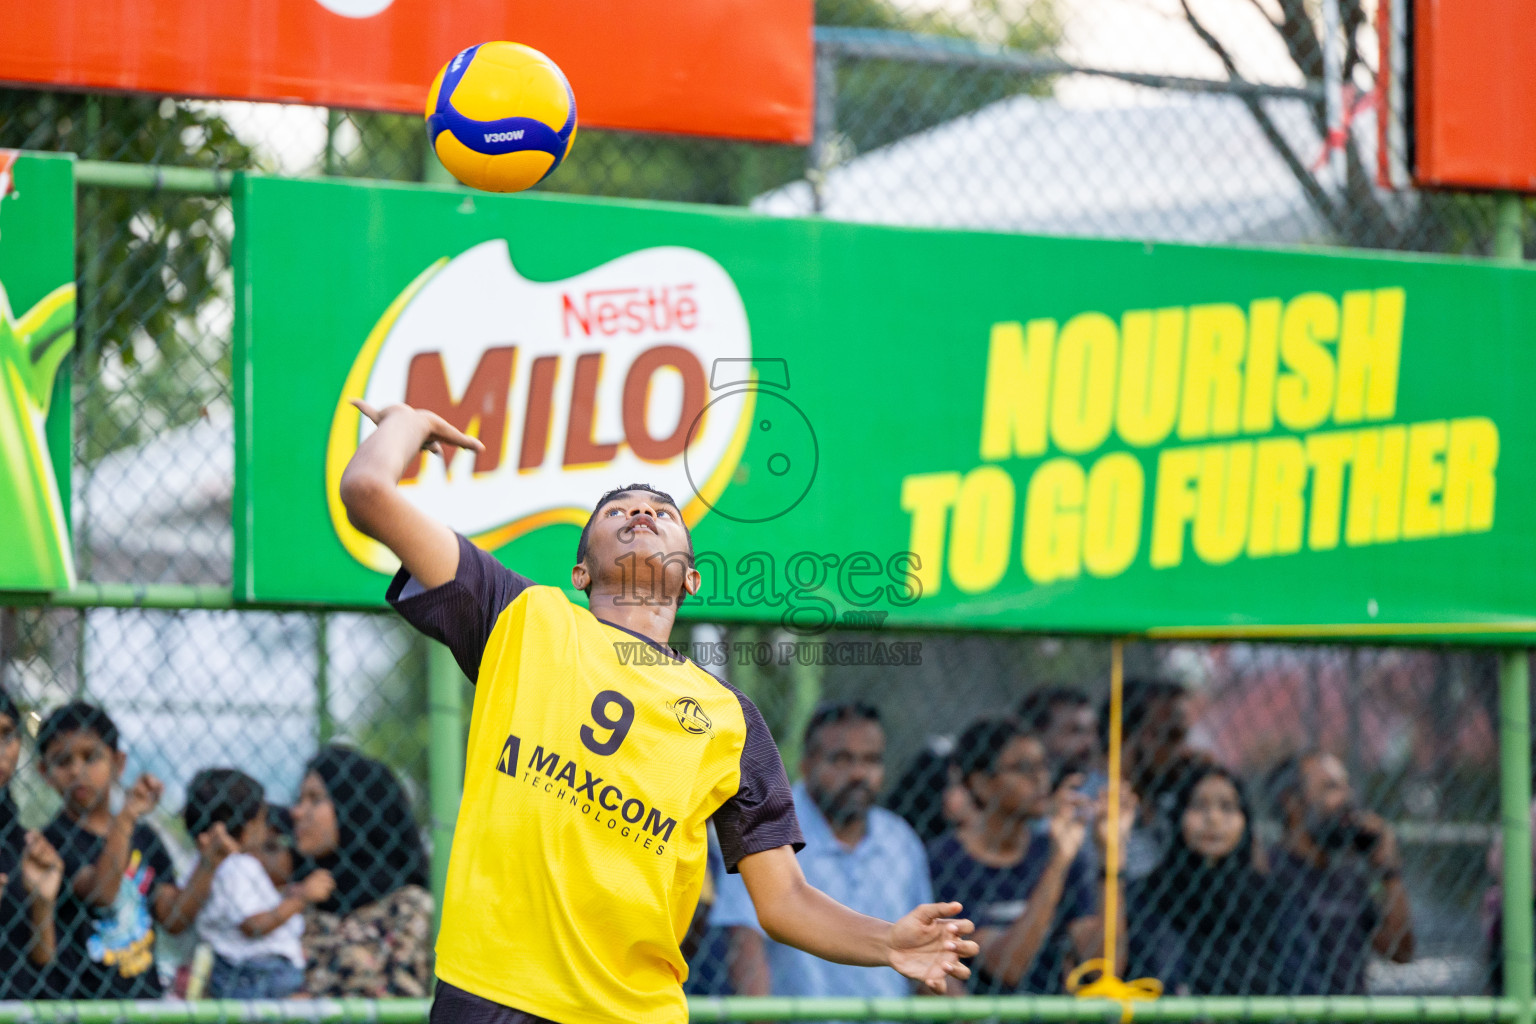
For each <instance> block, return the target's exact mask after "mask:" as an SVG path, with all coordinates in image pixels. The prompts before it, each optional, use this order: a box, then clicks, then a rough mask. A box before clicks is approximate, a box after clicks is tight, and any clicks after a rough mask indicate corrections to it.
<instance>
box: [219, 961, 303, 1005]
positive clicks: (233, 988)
mask: <svg viewBox="0 0 1536 1024" xmlns="http://www.w3.org/2000/svg"><path fill="white" fill-rule="evenodd" d="M303 987H304V971H303V969H302V968H299V967H295V966H294V965H293V962H292V961H291V960H289V959H288V958H287V957H281V956H259V957H256V958H255V959H252V960H241V961H240V962H239V963H236V962H234V961H231V960H226V959H224V958H223V957H221V956H215V957H214V958H213V970H212V971H211V972H210V973H209V975H208V995H209V996H210V997H212V998H214V999H286V998H288V997H289V996H291V995H293V994H294V993H295V992H297V991H299V989H301V988H303Z"/></svg>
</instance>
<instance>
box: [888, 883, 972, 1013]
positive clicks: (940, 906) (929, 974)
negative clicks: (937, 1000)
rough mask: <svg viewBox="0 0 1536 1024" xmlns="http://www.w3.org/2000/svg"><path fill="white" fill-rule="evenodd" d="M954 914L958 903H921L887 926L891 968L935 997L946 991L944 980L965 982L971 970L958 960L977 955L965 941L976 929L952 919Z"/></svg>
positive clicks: (961, 920) (969, 943) (957, 909)
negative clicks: (889, 934) (920, 983)
mask: <svg viewBox="0 0 1536 1024" xmlns="http://www.w3.org/2000/svg"><path fill="white" fill-rule="evenodd" d="M958 913H960V904H958V903H924V904H922V905H921V906H919V907H916V908H914V909H913V910H912V912H911V913H909V914H907V915H906V916H905V917H903V918H902V919H901V920H899V921H897V922H896V923H895V924H893V925H891V937H890V943H891V966H892V967H894V968H895V969H896V971H897V972H898V973H899V974H902V975H905V976H906V977H908V978H911V979H913V980H914V981H920V982H922V983H923V984H924V985H926V986H928V988H929V989H931V990H932V991H934V992H936V993H938V994H939V995H943V994H944V992H945V990H946V988H947V985H946V983H945V979H947V978H959V979H960V980H962V981H964V980H965V979H966V978H969V977H970V976H971V969H970V968H969V967H967V966H965V964H962V963H961V962H960V958H961V957H968V956H975V955H976V954H977V952H978V951H979V947H977V945H976V943H974V942H972V941H971V940H970V939H968V938H966V937H965V936H967V935H969V934H971V932H973V931H975V930H976V926H975V925H973V924H972V923H971V922H969V921H966V920H963V919H960V918H957V917H955V915H956V914H958Z"/></svg>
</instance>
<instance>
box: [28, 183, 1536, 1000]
mask: <svg viewBox="0 0 1536 1024" xmlns="http://www.w3.org/2000/svg"><path fill="white" fill-rule="evenodd" d="M429 164H430V162H429ZM75 181H76V184H77V186H81V185H83V186H87V187H105V188H124V189H146V190H150V191H167V192H186V193H194V194H210V195H225V194H228V193H229V191H230V186H231V184H232V183H233V181H234V174H233V173H232V172H229V171H217V170H202V169H196V168H181V167H159V166H148V165H141V164H127V163H114V162H110V161H102V160H77V161H76V163H75ZM1523 238H1524V215H1523V208H1522V201H1521V198H1520V197H1519V196H1518V195H1517V194H1515V193H1505V194H1502V195H1500V197H1499V202H1498V210H1497V222H1496V225H1495V232H1494V253H1495V258H1497V259H1500V260H1505V261H1513V262H1519V261H1520V260H1521V259H1522V258H1523ZM7 605H8V606H44V607H55V608H79V609H85V608H149V609H159V610H168V611H171V610H176V611H219V610H224V611H231V610H243V611H253V610H268V611H307V612H311V613H315V612H320V613H321V614H319V615H317V623H318V625H317V630H316V635H317V641H318V645H319V651H318V655H319V663H320V665H321V669H320V671H319V672H318V674H317V675H318V677H317V679H316V685H317V688H318V689H319V690H320V692H322V693H323V692H324V689H325V687H326V686H327V679H326V675H327V674H326V670H325V668H324V666H325V664H326V659H327V654H326V651H325V648H324V644H325V635H326V631H325V628H324V625H323V623H324V614H323V612H324V611H329V610H342V609H316V608H314V607H312V606H299V605H262V604H250V603H245V602H240V601H237V600H236V599H235V595H234V593H233V591H232V590H231V589H229V588H225V587H219V586H198V585H184V584H121V583H85V584H81V585H79V586H77V587H75V588H74V589H72V590H69V591H64V592H57V593H52V594H21V593H5V592H0V606H7ZM358 610H368V611H377V609H358ZM1191 639H1194V638H1193V637H1191ZM1221 639H1224V640H1233V639H1241V638H1239V637H1233V636H1223V637H1221ZM1335 639H1336V638H1335ZM1499 657H1500V671H1499V778H1500V783H1499V809H1500V810H1499V813H1500V825H1501V834H1502V838H1503V843H1504V874H1503V878H1502V884H1503V929H1504V930H1503V941H1504V994H1503V996H1502V997H1495V996H1466V997H1461V996H1454V997H1452V996H1444V997H1442V996H1423V997H1418V996H1330V997H1321V996H1320V997H1267V996H1233V997H1191V996H1168V997H1164V998H1161V999H1157V1000H1152V1001H1143V1002H1137V1003H1135V1004H1124V1005H1122V1004H1120V1003H1118V1002H1113V1001H1109V1000H1102V999H1074V998H1071V997H1068V996H971V997H968V998H965V999H924V998H908V999H841V998H819V999H811V998H777V997H767V998H762V997H748V996H730V997H706V998H693V999H691V1000H690V1001H689V1016H690V1018H691V1019H692V1020H695V1021H754V1020H761V1021H769V1020H773V1021H788V1020H867V1021H868V1020H923V1021H948V1020H975V1019H979V1018H990V1019H999V1020H1040V1021H1079V1020H1081V1021H1100V1020H1102V1021H1106V1022H1110V1021H1115V1020H1126V1019H1130V1018H1131V1017H1132V1016H1134V1018H1136V1019H1139V1020H1142V1021H1168V1022H1183V1021H1197V1020H1223V1019H1225V1020H1243V1021H1287V1020H1308V1021H1339V1022H1352V1021H1392V1022H1399V1021H1400V1022H1409V1021H1425V1022H1429V1021H1435V1022H1460V1021H1468V1022H1470V1021H1508V1022H1512V1024H1536V978H1533V973H1532V966H1533V960H1536V945H1533V932H1536V921H1533V913H1532V908H1533V902H1532V869H1531V828H1530V807H1531V729H1530V661H1529V652H1527V651H1526V650H1524V649H1517V650H1507V649H1506V650H1503V651H1501V652H1500V655H1499ZM462 693H463V675H462V673H460V671H459V668H458V666H457V664H455V662H454V660H453V657H452V655H451V654H449V652H448V650H447V648H445V647H443V646H442V645H440V644H432V645H431V649H430V651H429V654H428V657H427V703H428V709H429V710H428V715H429V730H428V731H429V740H428V771H429V803H430V811H431V820H432V842H433V857H432V889H433V894H434V896H435V897H436V902H437V905H438V906H439V907H441V904H442V893H443V885H444V882H445V880H446V877H447V871H448V856H447V854H448V850H449V847H450V846H451V845H452V841H453V824H454V822H455V821H456V820H457V818H458V805H459V795H460V793H461V792H462V790H463V783H464V753H465V751H464V746H463V730H464V724H465V723H464V707H463V700H462ZM323 715H324V712H323V711H322V716H323ZM429 1007H430V1001H429V1000H425V999H340V1000H332V999H318V1000H296V1001H290V1002H273V1001H268V1002H250V1003H245V1002H237V1001H223V1000H199V1001H195V1002H173V1001H167V1002H114V1001H103V1002H67V1001H61V1002H39V1003H3V1002H0V1024H12V1022H16V1024H22V1022H32V1021H35V1022H52V1021H59V1022H78V1024H108V1022H115V1021H123V1022H129V1024H223V1022H235V1021H284V1022H286V1021H309V1022H314V1024H331V1022H348V1024H350V1022H371V1024H419V1022H424V1021H426V1019H427V1015H428V1009H429Z"/></svg>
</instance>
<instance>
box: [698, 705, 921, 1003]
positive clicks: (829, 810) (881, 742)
mask: <svg viewBox="0 0 1536 1024" xmlns="http://www.w3.org/2000/svg"><path fill="white" fill-rule="evenodd" d="M884 782H885V729H884V728H883V727H882V726H881V724H880V712H879V711H878V710H876V709H875V708H874V707H872V706H870V705H868V704H829V705H824V706H823V707H821V708H819V709H817V711H816V713H815V714H814V715H812V716H811V720H810V722H809V724H808V725H807V726H806V729H805V743H804V754H803V756H802V759H801V762H800V781H799V782H797V783H796V784H795V786H794V798H795V814H796V816H797V817H798V818H799V819H800V828H801V831H802V832H803V833H804V834H805V849H803V850H801V851H800V855H799V858H798V859H799V861H800V867H801V869H802V870H803V871H804V873H805V878H806V881H808V882H809V883H810V884H811V885H813V886H815V887H816V888H818V889H820V890H821V891H822V892H824V893H826V894H827V895H828V896H830V897H832V898H833V899H835V900H837V901H838V902H839V903H842V904H843V905H845V906H848V907H851V908H853V909H854V910H857V911H859V912H860V913H863V914H869V915H870V916H872V917H880V918H884V919H886V920H890V919H891V916H892V914H893V913H894V914H895V915H896V916H898V917H899V916H900V915H901V914H903V913H906V908H908V907H911V906H914V905H916V904H918V903H930V902H932V901H933V887H932V884H931V883H930V881H929V876H928V857H927V854H926V853H925V852H924V851H923V844H922V842H921V841H920V840H919V839H918V838H917V834H916V833H915V832H913V831H912V827H911V826H910V825H908V824H907V823H906V822H905V821H903V820H902V819H901V818H900V817H899V816H898V815H896V814H893V813H892V812H890V811H887V810H885V809H884V808H883V807H876V806H875V798H876V797H877V796H878V795H879V793H880V790H881V788H882V786H883V785H884ZM710 923H711V924H712V925H714V926H715V927H716V928H726V929H728V930H729V933H730V937H731V942H730V975H731V982H732V987H733V988H734V989H735V990H736V992H737V993H738V994H739V995H769V994H772V995H776V996H859V997H881V996H906V995H911V994H912V986H911V984H910V983H909V982H908V981H907V980H906V979H905V978H903V977H902V976H901V975H899V974H897V973H896V972H895V971H888V970H880V969H878V968H875V969H871V968H868V967H852V966H848V965H846V964H834V963H829V962H828V961H826V960H820V959H818V958H816V957H814V956H811V955H809V954H807V953H802V952H801V951H800V950H798V949H794V948H792V947H790V946H783V945H780V944H779V943H776V942H774V941H772V940H771V939H768V938H766V937H764V935H763V933H762V931H761V930H760V929H759V928H758V926H757V915H756V913H755V911H754V910H753V907H752V901H751V899H750V898H749V897H748V896H747V889H746V886H745V885H743V884H742V882H741V877H740V876H739V875H723V876H722V877H721V879H720V892H719V897H718V899H717V900H716V902H715V906H714V910H713V912H712V914H711V917H710Z"/></svg>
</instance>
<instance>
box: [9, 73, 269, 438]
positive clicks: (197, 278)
mask: <svg viewBox="0 0 1536 1024" xmlns="http://www.w3.org/2000/svg"><path fill="white" fill-rule="evenodd" d="M0 146H4V147H8V148H16V149H32V150H45V151H63V152H73V153H76V154H78V155H80V156H81V157H82V158H87V159H100V160H118V161H127V162H133V163H145V164H170V165H176V166H182V167H208V168H231V169H240V168H246V167H250V166H251V165H252V161H253V154H252V151H251V149H250V148H249V147H248V146H247V145H246V144H245V143H244V142H242V141H241V140H240V139H239V138H237V137H236V135H235V133H234V131H233V130H232V129H231V128H230V126H229V125H228V124H227V123H226V122H225V121H224V120H223V119H222V118H220V117H218V116H217V115H216V114H214V113H213V112H211V111H210V110H209V109H207V108H205V107H203V106H201V105H193V104H186V103H177V102H175V101H172V100H169V99H158V98H154V97H148V96H106V95H84V94H78V93H62V92H35V91H32V90H23V89H0ZM227 205H228V204H227V201H226V200H224V199H222V198H221V197H217V196H193V195H183V194H175V193H159V192H152V191H145V190H143V189H132V190H125V189H108V188H95V187H93V188H85V189H81V191H80V201H79V205H78V208H77V216H78V224H77V228H76V266H77V275H78V278H79V282H80V307H79V308H80V324H79V329H78V330H77V342H76V352H75V361H74V366H75V370H76V372H77V373H78V374H79V375H80V376H79V378H78V379H80V380H83V381H88V382H89V386H87V387H85V388H83V389H82V402H81V404H80V406H79V408H78V410H77V416H78V419H77V422H78V423H79V424H81V426H82V430H81V435H80V437H79V438H78V439H77V444H78V451H79V453H80V457H81V458H82V459H83V461H84V462H86V463H87V464H91V463H94V462H95V461H97V460H98V459H100V458H101V457H102V456H103V455H106V454H108V453H109V452H112V451H114V450H116V449H118V448H123V447H127V446H131V445H134V444H138V443H140V442H142V441H143V440H144V439H145V438H146V437H149V436H152V435H153V434H155V433H158V432H160V431H163V430H165V429H168V428H170V427H175V426H179V425H181V424H184V423H188V422H191V421H192V420H194V419H196V418H197V417H199V416H201V415H203V414H204V412H205V410H206V407H207V405H208V403H210V402H212V401H215V400H216V399H217V398H218V397H219V396H220V395H221V394H225V393H227V391H228V386H229V353H228V334H227V331H226V330H224V329H222V328H218V329H214V327H213V325H212V324H210V323H209V320H210V317H211V316H212V315H213V314H214V313H215V309H216V308H217V307H219V306H220V304H223V308H224V309H225V310H227V308H228V303H229V301H230V297H229V295H228V294H227V293H226V292H224V291H222V290H221V285H220V280H219V279H220V275H222V274H223V273H224V272H225V270H226V269H227V268H228V266H229V245H230V239H231V236H232V233H233V225H232V222H231V221H230V218H229V217H228V215H227V213H226V211H227Z"/></svg>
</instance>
